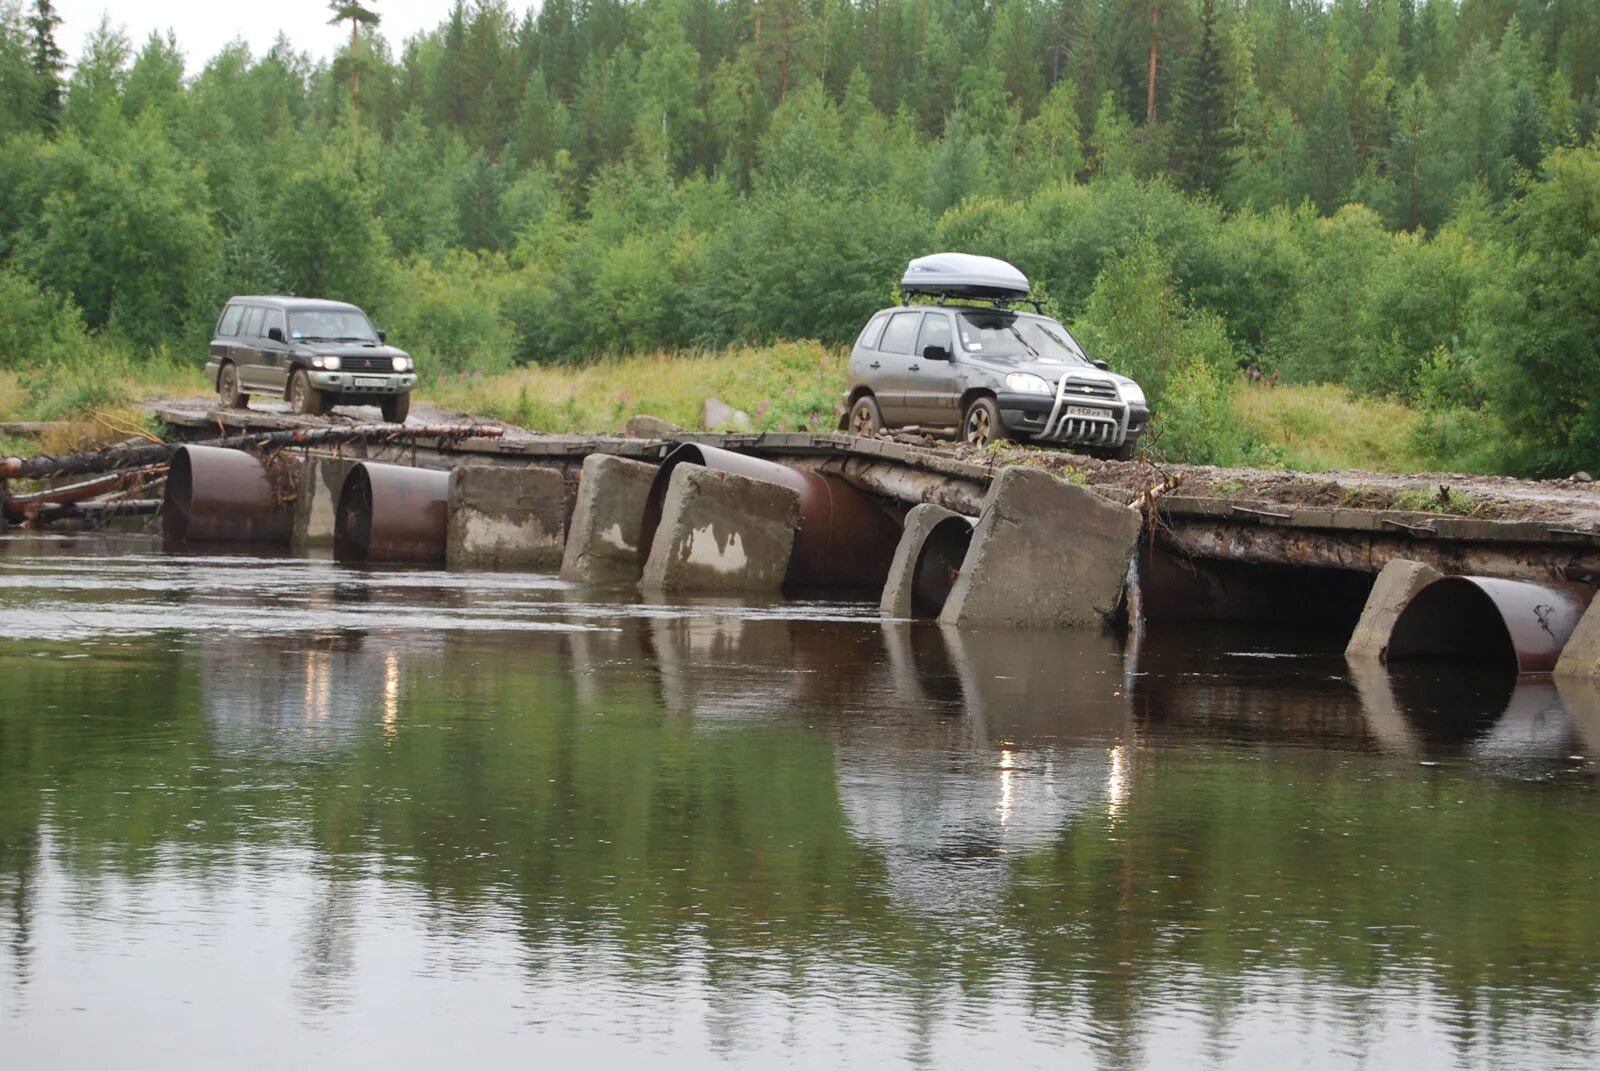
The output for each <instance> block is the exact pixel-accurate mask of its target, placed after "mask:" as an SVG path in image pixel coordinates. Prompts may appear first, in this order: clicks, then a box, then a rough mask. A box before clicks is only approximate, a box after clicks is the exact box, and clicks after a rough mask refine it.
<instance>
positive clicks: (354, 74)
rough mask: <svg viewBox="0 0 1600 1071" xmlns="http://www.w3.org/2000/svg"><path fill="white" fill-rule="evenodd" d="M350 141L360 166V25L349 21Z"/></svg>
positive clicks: (353, 20)
mask: <svg viewBox="0 0 1600 1071" xmlns="http://www.w3.org/2000/svg"><path fill="white" fill-rule="evenodd" d="M350 139H351V142H352V144H354V146H355V153H356V167H357V168H360V166H361V23H360V22H358V21H357V20H355V19H351V20H350Z"/></svg>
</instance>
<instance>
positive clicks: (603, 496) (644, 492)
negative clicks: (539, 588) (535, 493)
mask: <svg viewBox="0 0 1600 1071" xmlns="http://www.w3.org/2000/svg"><path fill="white" fill-rule="evenodd" d="M655 477H656V467H655V466H654V465H647V464H645V463H644V462H642V461H629V460H628V459H627V458H622V457H614V456H612V455H611V454H590V455H589V456H588V457H586V458H584V459H583V472H582V474H581V475H580V477H579V479H578V503H577V505H576V506H575V507H573V511H572V523H571V525H570V526H569V527H568V529H567V546H566V553H565V554H564V555H563V556H562V559H561V579H563V580H570V581H573V582H575V583H585V584H635V583H638V581H639V575H640V557H641V555H640V549H639V526H640V523H641V522H642V521H643V520H644V503H645V499H647V498H648V497H649V496H650V483H651V481H652V480H654V479H655Z"/></svg>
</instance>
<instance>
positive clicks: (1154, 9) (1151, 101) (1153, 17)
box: [1144, 4, 1161, 123]
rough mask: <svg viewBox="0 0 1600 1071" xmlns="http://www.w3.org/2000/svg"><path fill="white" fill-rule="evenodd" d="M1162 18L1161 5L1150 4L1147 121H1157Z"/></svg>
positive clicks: (1146, 86) (1146, 85)
mask: <svg viewBox="0 0 1600 1071" xmlns="http://www.w3.org/2000/svg"><path fill="white" fill-rule="evenodd" d="M1160 18H1161V5H1160V4H1151V5H1150V74H1149V77H1148V78H1147V79H1146V81H1145V99H1144V118H1145V121H1146V122H1152V123H1153V122H1155V118H1156V64H1157V62H1159V60H1160V53H1159V51H1158V46H1157V45H1156V22H1157V21H1158V20H1159V19H1160Z"/></svg>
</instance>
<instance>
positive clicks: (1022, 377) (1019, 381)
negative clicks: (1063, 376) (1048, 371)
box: [1006, 372, 1050, 394]
mask: <svg viewBox="0 0 1600 1071" xmlns="http://www.w3.org/2000/svg"><path fill="white" fill-rule="evenodd" d="M1006 390H1014V391H1016V392H1017V393H1018V394H1049V393H1050V384H1048V383H1046V382H1045V381H1044V380H1043V379H1041V378H1039V377H1038V376H1036V375H1034V374H1033V373H1032V372H1012V373H1011V374H1010V375H1008V376H1006Z"/></svg>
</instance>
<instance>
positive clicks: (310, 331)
mask: <svg viewBox="0 0 1600 1071" xmlns="http://www.w3.org/2000/svg"><path fill="white" fill-rule="evenodd" d="M289 336H290V337H291V338H295V339H302V338H305V339H313V340H320V341H325V342H376V341H378V333H377V332H376V331H374V330H373V328H372V323H371V322H370V321H369V320H368V319H367V317H366V314H365V313H363V312H362V311H361V310H360V309H301V310H298V311H296V312H295V313H293V314H292V315H291V316H290V317H289Z"/></svg>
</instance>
